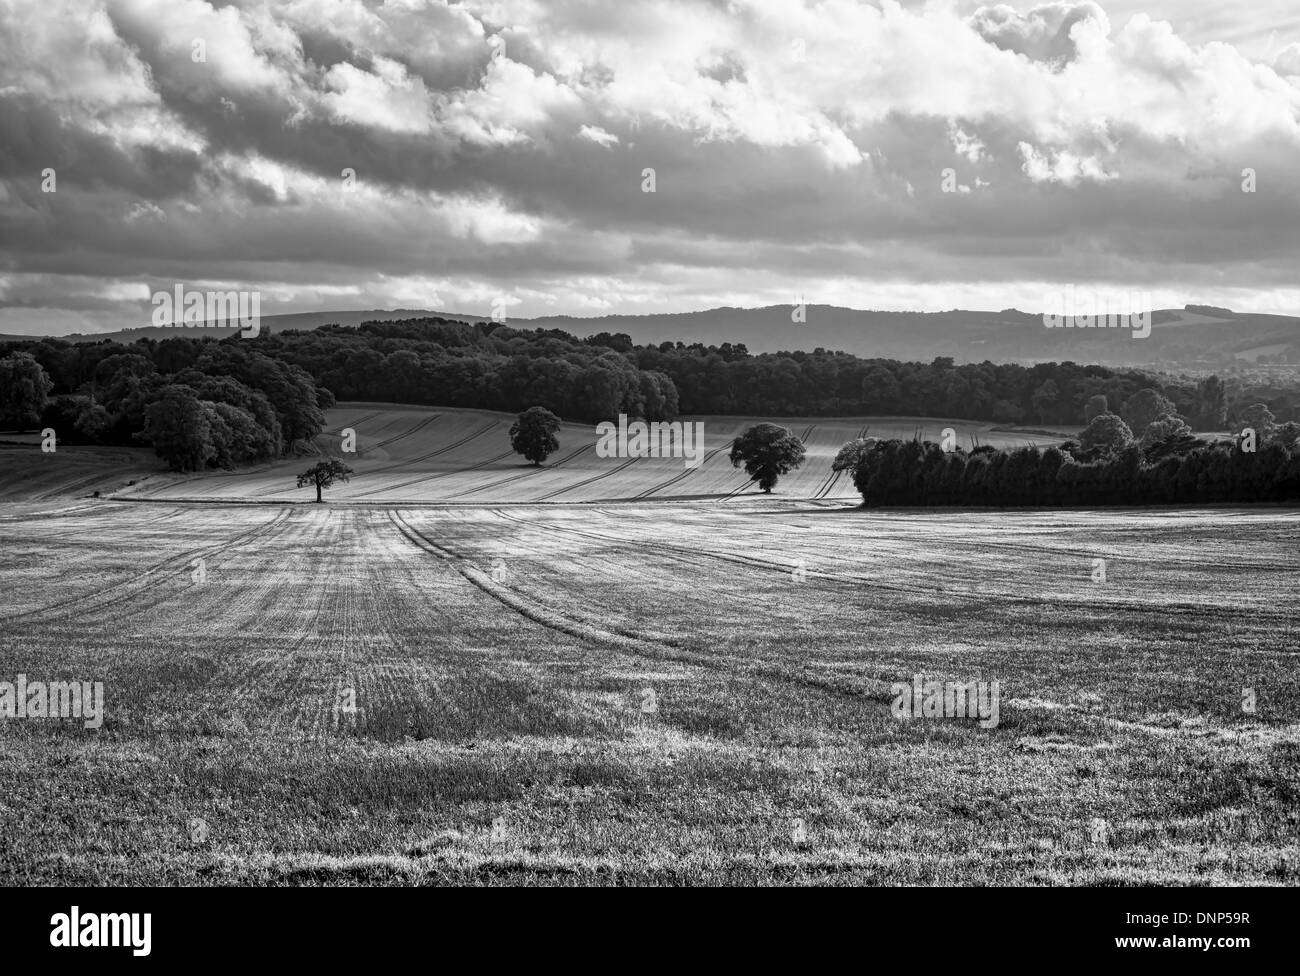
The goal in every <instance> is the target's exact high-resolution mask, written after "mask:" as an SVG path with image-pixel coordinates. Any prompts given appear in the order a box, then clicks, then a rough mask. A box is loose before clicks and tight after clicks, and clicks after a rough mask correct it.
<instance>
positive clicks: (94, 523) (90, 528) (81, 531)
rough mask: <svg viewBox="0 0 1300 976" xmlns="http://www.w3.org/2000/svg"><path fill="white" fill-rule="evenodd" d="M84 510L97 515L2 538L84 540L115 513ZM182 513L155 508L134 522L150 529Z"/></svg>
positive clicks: (34, 541) (41, 541) (35, 541)
mask: <svg viewBox="0 0 1300 976" xmlns="http://www.w3.org/2000/svg"><path fill="white" fill-rule="evenodd" d="M82 511H86V512H95V515H94V517H93V518H91V519H86V520H84V521H82V520H79V522H80V524H76V525H61V526H55V527H54V531H52V532H45V531H43V530H40V529H38V528H37V526H36V525H35V524H33V525H32V526H31V528H32V530H33V531H35V532H36V533H37V534H36V535H31V534H24V535H18V534H12V535H7V534H4V533H3V531H0V539H4V540H6V541H9V542H28V543H30V544H32V545H42V544H45V543H50V542H64V541H66V540H68V539H77V540H80V541H83V542H84V541H88V540H93V539H94V537H95V534H96V533H98V532H100V531H101V530H102V528H103V527H102V526H101V525H100V522H101V521H102V520H103V519H105V518H110V517H112V516H113V515H114V514H115V513H113V512H111V511H107V510H105V509H103V508H100V509H98V510H96V508H95V507H94V506H90V507H89V508H86V509H82ZM180 514H181V512H180V510H175V511H167V510H166V509H155V510H154V511H153V512H151V513H150V515H149V516H148V517H146V518H144V519H142V520H139V521H136V522H134V523H133V526H134V527H136V528H139V529H149V528H152V527H153V526H156V525H158V524H159V523H161V522H170V521H171V520H172V519H174V518H176V517H177V516H178V515H180ZM23 527H24V525H23V523H20V524H19V525H17V526H14V528H15V529H21V528H23ZM3 529H4V526H0V530H3Z"/></svg>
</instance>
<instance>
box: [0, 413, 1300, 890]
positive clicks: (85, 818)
mask: <svg viewBox="0 0 1300 976" xmlns="http://www.w3.org/2000/svg"><path fill="white" fill-rule="evenodd" d="M431 426H432V425H431ZM404 429H406V428H405V427H403V426H402V425H395V426H394V427H392V428H390V432H389V433H390V435H392V434H393V433H394V432H400V431H401V430H404ZM466 429H467V430H472V425H469V426H467V427H466ZM484 436H486V435H484ZM414 439H415V435H414V434H413V435H412V436H411V437H410V438H407V439H406V440H408V441H409V440H414ZM814 439H815V432H814ZM828 441H829V439H828ZM397 443H399V442H393V444H391V445H390V447H396V445H397ZM403 449H404V450H410V449H411V445H409V444H408V445H407V447H406V448H403ZM570 449H572V448H570ZM415 450H416V451H418V450H419V448H416V449H415ZM377 460H382V459H377ZM537 477H542V475H538V476H537ZM1298 543H1300V516H1297V515H1296V514H1295V513H1288V512H1282V511H1277V510H1270V511H1262V512H1260V511H1257V512H1232V511H1224V510H1218V511H1214V512H1190V511H1180V512H1173V513H1157V512H1151V511H1143V512H1141V513H1129V512H1124V511H1118V510H1107V511H1103V512H1070V513H1064V514H1053V513H1043V512H1032V513H1017V512H999V513H975V514H963V513H959V512H951V511H929V512H924V513H904V514H899V513H891V512H872V513H863V512H861V511H855V510H852V509H849V508H845V507H844V506H843V505H842V504H829V503H816V502H786V503H781V502H779V501H776V502H773V501H770V500H769V501H768V502H765V503H763V504H755V503H754V502H753V501H747V500H745V499H743V498H736V499H732V500H731V501H729V502H728V503H727V504H726V505H718V504H717V503H716V501H712V500H710V501H708V502H696V503H667V504H665V503H649V502H647V503H645V504H620V505H616V506H613V507H612V508H605V507H602V506H600V505H584V506H573V507H566V506H563V505H537V506H531V507H530V506H527V505H512V506H507V507H493V506H482V507H464V508H461V507H441V508H423V509H421V508H416V507H405V508H404V507H400V506H398V507H393V508H384V507H382V506H378V507H374V508H370V507H330V506H319V507H318V506H314V505H312V506H301V507H296V506H295V507H281V506H274V505H219V504H216V505H214V504H206V505H195V504H191V505H185V504H169V503H160V504H153V505H133V504H125V503H118V502H112V501H98V502H92V503H78V504H73V505H69V504H68V503H66V502H64V503H52V502H47V503H28V504H23V505H13V504H7V505H2V506H0V680H8V681H13V680H15V676H16V675H18V674H24V675H26V676H27V679H28V680H29V681H37V680H41V681H51V680H74V679H79V680H87V681H89V680H95V681H102V682H103V684H104V699H105V704H106V707H107V709H108V712H109V717H108V719H107V720H106V721H105V722H104V725H103V727H102V728H100V729H99V730H97V731H96V730H91V729H86V728H83V727H82V723H81V722H79V721H75V720H45V719H23V720H19V719H13V720H9V721H0V776H3V777H4V778H5V779H6V780H7V781H8V782H11V783H21V784H23V788H22V790H21V791H20V793H12V794H10V795H0V837H3V838H4V839H5V842H4V844H3V845H0V883H10V884H13V883H61V884H105V883H108V884H123V883H197V884H204V883H238V882H243V883H275V884H283V883H298V884H302V883H325V884H358V883H425V884H439V883H448V882H457V883H470V884H537V883H559V884H565V883H578V882H584V883H611V884H617V883H665V884H690V883H705V882H714V883H717V882H729V883H747V884H773V883H794V884H799V883H812V882H817V883H857V884H863V883H964V884H979V883H995V884H1061V883H1106V884H1132V883H1162V884H1164V883H1169V884H1198V885H1222V884H1236V883H1250V884H1295V883H1296V882H1297V856H1298V855H1300V819H1298V816H1300V814H1298V811H1300V794H1298V792H1297V790H1300V786H1298V785H1297V784H1300V687H1298V672H1297V659H1298V657H1300V647H1298V644H1297V636H1296V632H1295V630H1294V629H1293V628H1294V620H1295V618H1296V612H1297V605H1296V591H1295V583H1296V580H1297V579H1300V544H1298ZM1096 559H1104V560H1105V561H1106V575H1105V581H1104V582H1100V581H1097V582H1094V579H1095V575H1094V574H1095V564H1094V560H1096ZM916 674H924V675H925V676H926V677H929V678H934V679H938V680H955V681H968V680H983V681H994V680H996V681H998V682H999V683H1000V688H1001V700H1000V711H999V715H998V721H997V722H996V723H995V724H994V725H993V726H992V727H989V728H981V727H980V726H979V725H978V724H977V723H975V722H972V721H967V720H962V719H942V718H914V719H909V720H906V721H900V720H898V719H897V718H895V717H894V716H893V715H892V714H891V709H890V703H891V700H892V692H891V689H890V685H891V684H892V683H893V682H910V681H911V680H912V678H913V676H914V675H916ZM1247 702H1249V708H1247ZM196 824H200V825H201V826H202V829H201V830H199V829H197V828H196Z"/></svg>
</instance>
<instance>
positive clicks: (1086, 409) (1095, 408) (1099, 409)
mask: <svg viewBox="0 0 1300 976" xmlns="http://www.w3.org/2000/svg"><path fill="white" fill-rule="evenodd" d="M1104 413H1110V407H1109V406H1107V404H1106V397H1105V396H1104V395H1103V394H1101V393H1098V394H1097V395H1096V396H1090V397H1088V402H1087V403H1085V404H1084V406H1083V422H1084V423H1085V424H1090V423H1092V421H1093V419H1094V418H1096V417H1100V416H1101V415H1102V414H1104Z"/></svg>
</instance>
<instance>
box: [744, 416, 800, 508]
mask: <svg viewBox="0 0 1300 976" xmlns="http://www.w3.org/2000/svg"><path fill="white" fill-rule="evenodd" d="M730 456H731V466H732V467H733V468H738V467H740V465H741V464H744V465H745V473H746V474H748V475H749V476H750V477H751V478H753V479H754V480H755V481H757V482H758V487H760V488H762V489H763V491H764V492H771V490H772V488H773V487H774V486H775V485H776V479H777V478H779V477H780V476H781V475H783V474H789V473H790V472H791V471H793V470H794V469H795V468H797V467H799V465H800V464H802V463H803V456H804V447H803V441H801V440H799V438H797V437H795V436H794V434H792V433H790V431H789V430H788V429H786V428H785V427H778V426H777V425H776V424H755V425H754V426H753V427H751V428H749V430H747V431H745V432H744V433H743V434H741V435H740V436H739V437H737V438H736V439H735V440H734V441H732V442H731V455H730Z"/></svg>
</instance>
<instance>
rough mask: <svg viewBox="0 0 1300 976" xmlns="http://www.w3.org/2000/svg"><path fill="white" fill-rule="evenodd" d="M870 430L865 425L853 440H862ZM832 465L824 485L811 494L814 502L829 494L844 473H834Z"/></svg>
mask: <svg viewBox="0 0 1300 976" xmlns="http://www.w3.org/2000/svg"><path fill="white" fill-rule="evenodd" d="M870 429H871V425H870V424H867V425H865V426H864V427H863V428H862V430H861V431H860V432H859V433H858V436H857V437H855V438H854V440H859V441H860V440H862V439H863V438H864V437H866V436H867V431H869V430H870ZM834 463H835V462H834V461H832V462H831V464H832V467H831V473H830V476H829V477H828V478H827V479H826V481H825V483H824V484H823V485H822V486H821V487H820V488H818V489H817V491H815V492H814V493H813V495H812V498H813V500H814V501H816V500H818V499H822V498H825V497H826V496H827V495H829V494H830V493H831V490H832V489H833V488H834V487H835V486H836V485H837V484H839V480H840V475H842V474H843V473H844V471H843V470H842V469H841V470H839V471H836V470H835V468H834Z"/></svg>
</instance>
